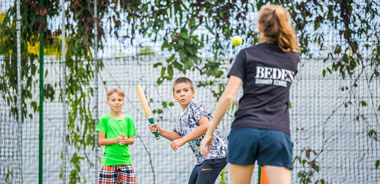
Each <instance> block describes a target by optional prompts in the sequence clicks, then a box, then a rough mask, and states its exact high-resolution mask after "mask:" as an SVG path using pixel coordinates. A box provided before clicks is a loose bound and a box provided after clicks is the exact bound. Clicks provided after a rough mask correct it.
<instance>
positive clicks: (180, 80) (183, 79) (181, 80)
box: [173, 77, 194, 93]
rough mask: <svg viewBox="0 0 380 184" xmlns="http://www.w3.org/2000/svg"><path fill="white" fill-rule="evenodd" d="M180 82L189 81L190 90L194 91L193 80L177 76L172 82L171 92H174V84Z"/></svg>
mask: <svg viewBox="0 0 380 184" xmlns="http://www.w3.org/2000/svg"><path fill="white" fill-rule="evenodd" d="M180 83H189V84H190V88H191V90H193V91H194V85H193V81H191V80H190V79H189V78H187V77H179V78H177V79H176V80H175V81H174V83H173V93H174V86H176V85H177V84H180Z"/></svg>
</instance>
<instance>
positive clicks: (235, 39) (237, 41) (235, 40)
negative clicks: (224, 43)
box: [232, 36, 243, 46]
mask: <svg viewBox="0 0 380 184" xmlns="http://www.w3.org/2000/svg"><path fill="white" fill-rule="evenodd" d="M241 43H243V39H241V37H240V36H234V37H233V38H232V45H234V46H239V45H241Z"/></svg>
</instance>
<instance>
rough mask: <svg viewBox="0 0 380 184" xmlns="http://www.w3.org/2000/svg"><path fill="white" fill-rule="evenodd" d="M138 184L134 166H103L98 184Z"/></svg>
mask: <svg viewBox="0 0 380 184" xmlns="http://www.w3.org/2000/svg"><path fill="white" fill-rule="evenodd" d="M111 183H112V184H114V183H117V184H136V175H135V171H134V169H133V167H132V165H114V166H102V167H101V169H100V172H99V177H98V184H111Z"/></svg>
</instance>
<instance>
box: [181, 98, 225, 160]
mask: <svg viewBox="0 0 380 184" xmlns="http://www.w3.org/2000/svg"><path fill="white" fill-rule="evenodd" d="M209 116H210V113H209V112H207V111H206V109H205V108H204V106H203V105H202V104H200V103H197V102H195V101H191V102H190V104H189V105H187V107H186V109H185V111H184V112H183V113H182V115H181V117H180V120H179V122H178V124H177V125H176V127H175V128H174V132H177V133H178V134H179V135H180V136H181V137H183V136H186V135H188V134H190V133H191V132H192V131H194V130H195V129H196V128H197V127H199V120H200V119H202V118H203V117H208V118H209ZM203 137H204V135H202V136H201V137H198V138H196V139H194V140H191V141H189V142H188V143H189V146H190V148H191V149H192V150H193V153H194V155H195V157H196V159H197V165H199V164H201V163H202V162H203V161H204V160H205V159H219V158H225V157H226V156H227V142H226V141H225V140H224V139H223V138H222V136H221V134H220V132H219V130H217V129H216V130H215V131H214V135H213V138H214V139H213V141H212V146H211V149H210V153H209V154H208V156H207V157H206V158H205V157H203V156H202V154H201V152H200V144H201V141H202V139H203Z"/></svg>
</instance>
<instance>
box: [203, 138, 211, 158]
mask: <svg viewBox="0 0 380 184" xmlns="http://www.w3.org/2000/svg"><path fill="white" fill-rule="evenodd" d="M212 138H213V136H212V135H208V134H206V135H205V136H204V137H203V139H202V141H201V153H202V155H203V156H204V157H207V155H208V154H209V153H210V148H211V144H212Z"/></svg>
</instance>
